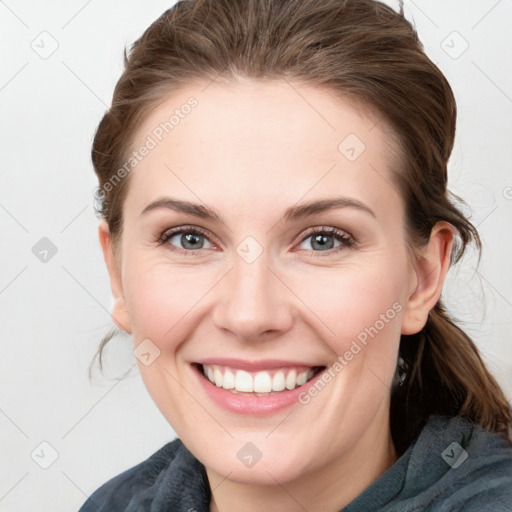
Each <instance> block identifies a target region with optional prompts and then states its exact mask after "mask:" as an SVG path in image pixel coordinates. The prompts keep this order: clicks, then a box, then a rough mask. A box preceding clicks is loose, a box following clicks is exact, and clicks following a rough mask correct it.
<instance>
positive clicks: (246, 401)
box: [192, 365, 323, 416]
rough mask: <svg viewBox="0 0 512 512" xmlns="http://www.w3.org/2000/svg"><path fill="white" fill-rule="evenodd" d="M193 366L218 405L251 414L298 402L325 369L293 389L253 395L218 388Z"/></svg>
mask: <svg viewBox="0 0 512 512" xmlns="http://www.w3.org/2000/svg"><path fill="white" fill-rule="evenodd" d="M192 367H193V369H194V371H195V373H196V375H197V377H198V379H199V383H200V385H201V386H202V388H203V389H204V391H205V393H206V394H207V395H208V396H209V397H210V398H211V399H212V400H213V401H214V402H215V403H216V404H217V405H220V406H221V407H223V408H224V409H227V410H229V411H231V412H236V413H238V414H244V415H250V416H265V415H270V414H273V413H275V412H278V411H280V410H282V409H285V408H286V407H289V406H291V405H293V404H298V403H299V395H300V394H301V393H303V392H304V391H305V390H307V389H308V388H309V387H310V386H312V385H313V384H314V382H315V381H316V380H317V379H319V378H320V377H321V375H322V373H323V370H322V371H320V372H318V373H317V374H316V375H315V376H314V377H313V378H312V379H311V380H308V381H307V382H306V383H305V384H303V385H302V386H299V387H297V388H295V389H292V390H287V391H280V392H279V393H276V394H275V395H269V396H251V395H243V394H235V393H232V392H231V391H229V390H227V389H224V388H218V387H217V386H216V385H215V384H212V383H211V382H210V381H209V380H208V379H207V378H206V377H205V376H204V375H203V374H202V373H201V369H200V368H199V367H197V366H196V365H192Z"/></svg>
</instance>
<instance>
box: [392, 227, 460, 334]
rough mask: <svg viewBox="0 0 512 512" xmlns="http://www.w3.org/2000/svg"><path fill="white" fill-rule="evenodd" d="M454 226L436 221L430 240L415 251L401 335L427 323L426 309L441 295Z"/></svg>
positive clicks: (433, 304)
mask: <svg viewBox="0 0 512 512" xmlns="http://www.w3.org/2000/svg"><path fill="white" fill-rule="evenodd" d="M454 236H455V228H454V227H453V226H452V225H451V224H449V223H448V222H445V221H442V222H438V223H437V224H436V225H435V226H434V227H433V228H432V231H431V234H430V240H429V241H428V243H427V244H425V245H424V246H423V247H421V248H420V249H419V251H418V256H417V261H415V262H414V275H413V279H412V286H411V288H412V289H411V291H410V293H409V296H408V298H407V300H406V304H405V307H404V314H403V316H402V334H416V333H418V332H419V331H421V329H423V327H424V326H425V324H426V323H427V319H428V314H429V312H430V310H431V309H432V308H433V307H434V306H435V305H436V303H437V301H438V300H439V298H440V297H441V292H442V291H443V285H444V281H445V278H446V274H447V272H448V269H449V268H450V263H451V254H452V248H453V244H454Z"/></svg>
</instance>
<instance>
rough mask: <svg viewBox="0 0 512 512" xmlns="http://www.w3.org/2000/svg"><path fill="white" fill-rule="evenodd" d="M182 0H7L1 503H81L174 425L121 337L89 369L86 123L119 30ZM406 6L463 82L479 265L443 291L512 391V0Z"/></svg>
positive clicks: (117, 56)
mask: <svg viewBox="0 0 512 512" xmlns="http://www.w3.org/2000/svg"><path fill="white" fill-rule="evenodd" d="M172 3H173V2H167V1H165V2H164V1H153V2H147V3H146V2H142V1H139V2H135V1H133V0H132V1H127V2H122V3H121V2H113V1H103V2H99V1H98V0H96V1H95V0H89V1H84V0H74V1H68V2H63V1H62V2H56V1H49V2H26V1H22V0H20V1H18V2H15V1H14V0H7V1H6V2H0V16H1V20H2V21H1V22H2V28H1V32H0V34H1V36H0V37H1V42H0V48H1V50H0V51H1V69H2V72H1V74H0V102H1V112H2V118H1V124H0V130H1V133H0V142H1V151H0V158H1V166H2V167H1V169H2V172H1V182H0V225H1V233H2V250H1V251H0V258H1V263H0V264H1V272H0V308H1V309H0V314H1V318H0V328H1V335H2V338H1V341H2V356H1V358H0V364H1V367H0V370H1V379H2V382H1V384H2V385H1V390H2V394H1V400H0V429H1V437H0V439H1V441H0V442H1V446H0V449H1V453H2V457H3V461H2V463H1V464H0V468H1V469H0V510H1V511H2V512H8V511H17V512H18V511H20V510H23V511H32V510H34V511H36V510H38V511H48V510H52V511H54V512H58V511H65V510H66V511H70V510H78V508H79V506H80V505H81V504H82V503H83V501H84V500H85V499H86V497H87V496H88V495H89V494H90V493H91V492H92V491H94V490H95V489H96V488H97V487H98V486H99V485H100V484H102V483H103V482H105V481H106V480H107V479H109V478H111V477H113V476H114V475H117V474H118V473H120V472H121V471H123V470H125V469H128V468H129V467H131V466H133V465H135V464H136V463H138V462H140V461H141V460H143V459H145V458H146V457H148V456H149V455H150V454H151V453H153V452H154V451H156V450H157V449H158V448H160V447H161V446H162V445H163V444H164V443H166V442H168V441H170V440H172V439H173V438H174V437H175V433H174V432H173V430H172V429H171V427H170V426H169V425H168V423H167V422H166V420H165V419H164V418H163V417H162V416H161V414H160V412H159V411H158V409H157V408H156V406H155V405H154V404H153V402H152V400H151V398H150V397H149V395H148V393H147V391H146V389H145V388H144V385H143V383H142V381H141V379H140V377H139V375H138V371H137V369H136V367H135V366H134V364H133V363H134V356H133V354H132V352H131V340H130V339H129V338H127V337H126V338H122V337H121V338H119V339H117V340H116V341H115V342H113V345H112V347H111V348H110V350H109V351H107V359H108V360H109V361H110V364H109V366H108V368H107V376H106V377H101V376H99V375H98V374H96V376H95V379H94V380H93V381H92V383H91V382H89V380H88V377H87V367H88V364H89V362H90V360H91V358H92V355H93V354H94V352H95V350H96V347H97V345H98V343H99V341H100V339H101V337H102V336H103V334H104V333H105V332H106V331H107V330H108V329H109V328H110V326H111V325H112V324H111V322H110V317H109V310H110V305H111V295H110V286H109V282H108V276H107V272H106V270H105V268H104V263H103V259H102V255H101V251H100V246H99V243H98V240H97V223H98V221H97V219H96V217H95V215H94V212H93V197H92V192H93V189H94V187H95V186H96V179H95V176H94V173H93V169H92V165H91V163H90V146H91V141H92V136H93V134H94V130H95V128H96V126H97V124H98V122H99V121H100V119H101V117H102V115H103V113H104V111H105V109H106V108H107V105H108V104H109V102H110V99H111V95H112V92H113V88H114V85H115V82H116V80H117V79H118V78H119V75H120V73H121V70H122V50H123V48H124V46H125V45H127V44H131V43H132V42H133V41H134V40H135V39H136V38H137V37H138V36H140V35H141V34H142V32H143V31H144V29H145V28H146V27H147V26H148V25H149V24H150V23H151V22H152V21H154V20H155V19H156V18H157V17H158V16H159V15H160V14H161V13H162V12H163V11H164V10H165V9H167V8H168V7H170V6H171V5H172ZM392 5H393V6H396V4H394V3H393V4H392ZM406 13H407V15H408V17H409V19H414V21H415V24H416V26H417V29H418V32H419V35H420V38H421V40H422V41H423V42H424V45H425V48H426V51H427V53H428V54H429V56H430V57H431V58H432V59H433V60H434V62H436V63H437V65H438V66H439V67H440V68H441V70H442V71H443V72H444V73H445V74H446V76H447V78H448V80H449V81H450V83H451V85H452V87H453V89H454V92H455V95H456V98H457V101H458V108H459V118H458V132H457V139H456V146H455V149H454V152H453V155H452V158H451V161H450V182H451V187H450V188H451V189H452V190H453V191H454V192H456V193H458V194H459V195H461V196H462V197H463V198H464V199H465V200H466V201H467V203H468V204H469V206H470V209H471V211H472V219H473V221H474V224H475V225H476V226H478V228H479V230H480V233H481V236H482V238H483V241H484V252H483V259H482V262H481V264H480V266H479V267H478V269H476V270H475V265H476V260H475V258H474V255H473V256H471V255H469V257H468V258H466V260H465V261H464V262H463V264H462V265H460V267H459V269H458V270H455V269H453V270H451V271H450V276H449V279H448V283H447V286H446V289H445V293H444V296H445V298H446V301H447V303H448V306H449V308H450V311H451V312H453V313H454V314H455V315H456V316H457V317H458V318H459V319H460V321H461V324H462V325H463V326H464V328H465V329H466V330H467V331H468V332H469V334H470V335H472V336H473V337H474V339H475V340H476V342H477V344H478V346H479V347H480V349H481V351H482V354H483V356H484V358H485V360H486V362H487V363H488V364H489V367H490V369H491V371H492V372H493V373H494V374H495V375H496V376H497V378H498V380H499V382H500V383H501V384H502V385H503V387H504V389H505V391H506V393H507V395H508V397H509V398H512V346H511V339H512V320H511V317H512V291H511V290H512V265H511V263H510V262H511V257H510V254H511V252H512V241H511V236H510V235H511V233H512V231H511V224H512V222H511V218H512V173H511V167H510V162H512V140H511V135H512V76H511V66H510V62H512V31H511V30H510V20H511V19H512V1H511V0H500V1H497V0H485V1H478V2H476V1H471V2H468V1H467V0H457V1H432V0H429V1H427V0H415V1H414V2H407V1H406ZM57 45H58V47H57ZM466 45H468V47H467V49H466ZM52 50H55V51H54V52H53V53H52V54H51V55H50V53H51V52H52ZM42 237H47V238H49V239H50V240H51V241H52V243H53V244H55V246H56V248H57V253H56V254H55V255H54V256H53V257H51V253H49V254H48V256H47V259H48V261H47V262H42V261H40V260H39V259H38V258H37V257H36V255H34V253H33V252H32V248H33V247H34V246H35V245H36V243H38V241H39V240H40V239H41V238H42ZM36 252H38V251H36ZM42 256H43V254H40V257H42ZM130 368H132V369H131V370H130ZM123 376H124V378H123V379H122V380H118V378H119V377H123ZM42 442H45V443H49V444H43V445H41V443H42ZM53 459H55V460H53ZM46 465H48V466H49V467H48V468H47V469H43V467H41V466H46Z"/></svg>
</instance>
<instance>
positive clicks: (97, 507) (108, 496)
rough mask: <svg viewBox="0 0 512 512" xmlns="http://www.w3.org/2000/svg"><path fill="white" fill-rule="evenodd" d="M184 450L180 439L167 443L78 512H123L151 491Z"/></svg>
mask: <svg viewBox="0 0 512 512" xmlns="http://www.w3.org/2000/svg"><path fill="white" fill-rule="evenodd" d="M183 450H186V449H185V448H184V445H183V443H182V441H181V440H180V439H175V440H174V441H171V442H169V443H167V444H166V445H165V446H163V447H162V448H160V449H159V450H158V451H156V452H155V453H153V455H151V456H150V457H148V458H147V459H146V460H144V461H143V462H141V463H139V464H137V465H136V466H134V467H132V468H130V469H128V470H126V471H124V472H122V473H120V474H119V475H117V476H115V477H114V478H112V479H110V480H109V481H107V482H106V483H104V484H103V485H102V486H101V487H99V488H98V489H97V490H96V491H95V492H94V493H93V494H92V495H91V496H90V497H89V498H88V499H87V501H86V502H85V503H84V504H83V505H82V507H81V508H80V510H79V512H102V511H105V512H106V511H109V512H118V511H124V510H126V509H127V507H128V506H129V504H130V502H131V501H132V499H133V498H134V497H135V496H137V495H138V494H141V493H145V492H146V491H147V489H150V488H151V487H152V486H153V485H154V484H155V482H156V481H157V480H158V478H159V476H160V475H161V474H162V473H163V472H165V471H166V470H167V469H168V467H169V466H170V464H171V463H172V462H173V461H174V460H175V459H176V457H177V455H178V454H179V453H180V452H182V451H183Z"/></svg>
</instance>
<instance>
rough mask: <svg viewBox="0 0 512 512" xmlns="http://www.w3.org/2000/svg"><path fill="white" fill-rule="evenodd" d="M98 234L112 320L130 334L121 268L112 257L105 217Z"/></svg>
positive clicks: (110, 241) (110, 240) (110, 239)
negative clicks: (106, 278)
mask: <svg viewBox="0 0 512 512" xmlns="http://www.w3.org/2000/svg"><path fill="white" fill-rule="evenodd" d="M98 236H99V240H100V245H101V249H102V251H103V258H104V260H105V264H106V266H107V271H108V274H109V277H110V287H111V290H112V295H113V298H114V304H113V306H112V311H111V316H112V321H113V322H114V323H115V324H116V325H117V327H119V328H120V329H122V330H123V331H125V332H127V333H129V334H131V332H132V331H131V325H130V315H129V313H128V308H127V305H126V301H125V298H124V291H123V282H122V279H121V269H120V268H119V264H118V262H117V261H116V259H115V257H114V252H113V247H112V236H111V234H110V230H109V227H108V223H107V221H106V220H105V219H101V221H100V224H99V226H98Z"/></svg>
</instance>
